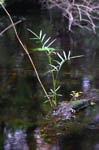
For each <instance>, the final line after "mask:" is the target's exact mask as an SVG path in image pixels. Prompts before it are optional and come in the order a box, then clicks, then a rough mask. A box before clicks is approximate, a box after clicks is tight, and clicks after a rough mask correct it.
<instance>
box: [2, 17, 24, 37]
mask: <svg viewBox="0 0 99 150" xmlns="http://www.w3.org/2000/svg"><path fill="white" fill-rule="evenodd" d="M21 22H22V20H19V21H17V22H15V23H14V26H15V25H17V24H19V23H21ZM11 27H13V25H12V24H11V25H9V26H8V27H6V28H5V29H4V30H3V31H1V32H0V36H2V35H3V33H5V32H6V31H7V30H9V29H10V28H11Z"/></svg>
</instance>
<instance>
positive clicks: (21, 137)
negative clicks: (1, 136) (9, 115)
mask: <svg viewBox="0 0 99 150" xmlns="http://www.w3.org/2000/svg"><path fill="white" fill-rule="evenodd" d="M5 134H6V136H7V137H6V140H5V145H4V150H28V146H27V144H26V134H25V132H24V131H21V130H16V131H15V133H14V134H13V133H11V132H10V131H7V130H6V131H5Z"/></svg>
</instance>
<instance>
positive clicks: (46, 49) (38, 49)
mask: <svg viewBox="0 0 99 150" xmlns="http://www.w3.org/2000/svg"><path fill="white" fill-rule="evenodd" d="M33 50H35V51H54V50H55V49H54V48H51V47H49V48H48V47H41V48H34V49H33Z"/></svg>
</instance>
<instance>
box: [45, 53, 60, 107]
mask: <svg viewBox="0 0 99 150" xmlns="http://www.w3.org/2000/svg"><path fill="white" fill-rule="evenodd" d="M46 55H47V56H48V61H49V64H50V65H51V66H50V67H51V74H52V81H53V90H54V102H55V106H56V105H57V102H56V80H55V76H54V72H53V71H52V70H53V68H52V59H51V57H50V56H49V54H48V52H46Z"/></svg>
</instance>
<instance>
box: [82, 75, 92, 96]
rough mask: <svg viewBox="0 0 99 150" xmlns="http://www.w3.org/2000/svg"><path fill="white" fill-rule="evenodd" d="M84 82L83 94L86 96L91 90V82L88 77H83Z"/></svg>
mask: <svg viewBox="0 0 99 150" xmlns="http://www.w3.org/2000/svg"><path fill="white" fill-rule="evenodd" d="M82 80H83V82H82V86H83V92H84V94H86V93H87V92H88V90H89V88H90V82H89V80H88V77H83V79H82Z"/></svg>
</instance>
